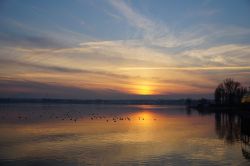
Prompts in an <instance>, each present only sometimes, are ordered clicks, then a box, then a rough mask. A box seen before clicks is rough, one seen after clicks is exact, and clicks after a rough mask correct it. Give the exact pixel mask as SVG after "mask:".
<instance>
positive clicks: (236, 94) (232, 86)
mask: <svg viewBox="0 0 250 166" xmlns="http://www.w3.org/2000/svg"><path fill="white" fill-rule="evenodd" d="M246 93H247V88H245V87H243V86H242V85H241V84H240V83H239V82H237V81H234V80H233V79H231V78H228V79H225V80H224V81H223V82H222V83H221V84H219V85H218V87H217V88H216V89H215V92H214V98H215V103H216V104H217V105H237V104H240V103H241V99H242V97H243V96H244V94H246Z"/></svg>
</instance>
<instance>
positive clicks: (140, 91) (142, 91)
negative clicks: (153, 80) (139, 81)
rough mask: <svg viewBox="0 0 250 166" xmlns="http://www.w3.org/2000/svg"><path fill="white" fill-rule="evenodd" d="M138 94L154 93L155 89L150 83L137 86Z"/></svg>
mask: <svg viewBox="0 0 250 166" xmlns="http://www.w3.org/2000/svg"><path fill="white" fill-rule="evenodd" d="M137 94H139V95H152V94H153V89H152V87H150V86H148V85H140V86H138V87H137Z"/></svg>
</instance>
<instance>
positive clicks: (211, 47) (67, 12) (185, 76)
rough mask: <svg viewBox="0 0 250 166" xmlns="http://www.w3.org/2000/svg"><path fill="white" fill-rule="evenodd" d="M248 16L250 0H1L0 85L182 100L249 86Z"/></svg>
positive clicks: (30, 91)
mask: <svg viewBox="0 0 250 166" xmlns="http://www.w3.org/2000/svg"><path fill="white" fill-rule="evenodd" d="M249 16H250V1H249V0H239V1H233V0H219V1H218V0H203V1H202V0H186V1H181V0H175V1H168V0H127V1H125V0H124V1H123V0H71V1H69V0H60V1H59V0H43V1H35V0H26V1H20V0H2V1H0V47H1V51H0V66H1V68H2V69H3V70H2V71H1V72H0V84H1V85H2V88H1V89H0V91H1V92H2V93H1V94H2V97H6V96H7V97H63V98H64V97H66V98H67V97H70V98H88V97H90V96H91V98H117V97H120V98H131V97H133V96H138V95H139V97H141V96H143V97H146V96H151V95H154V96H161V97H162V96H164V97H169V98H181V97H193V96H195V97H196V96H199V97H200V96H201V97H202V96H204V97H211V94H212V93H213V89H214V88H215V87H216V85H217V84H218V83H219V82H221V81H222V80H223V79H224V78H227V77H232V78H234V79H236V80H238V81H240V82H242V84H243V85H245V86H249V85H250V79H249V78H250V77H249V76H250V65H249V60H250V19H249ZM41 86H42V88H41ZM55 87H57V89H58V90H53V91H52V90H51V89H55ZM41 89H42V90H41ZM76 89H79V91H77V92H79V93H76V91H75V90H76ZM70 91H71V92H73V91H74V93H72V94H71V95H69V92H70ZM86 94H87V95H86Z"/></svg>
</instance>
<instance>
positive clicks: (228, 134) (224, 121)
mask: <svg viewBox="0 0 250 166" xmlns="http://www.w3.org/2000/svg"><path fill="white" fill-rule="evenodd" d="M215 131H216V134H217V135H218V137H219V138H220V139H224V140H226V142H227V143H229V144H233V143H235V142H239V141H240V143H241V150H242V155H243V156H244V157H245V158H246V159H249V160H250V117H249V116H239V115H236V114H230V113H225V112H220V113H215Z"/></svg>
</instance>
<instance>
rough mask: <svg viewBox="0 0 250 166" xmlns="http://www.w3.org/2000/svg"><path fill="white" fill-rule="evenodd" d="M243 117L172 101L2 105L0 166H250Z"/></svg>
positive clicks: (246, 131) (247, 135)
mask: <svg viewBox="0 0 250 166" xmlns="http://www.w3.org/2000/svg"><path fill="white" fill-rule="evenodd" d="M249 124H250V120H248V118H246V117H240V116H237V115H232V114H231V115H230V114H225V113H216V114H215V113H208V114H204V113H203V114H201V113H199V112H197V111H195V110H187V109H186V108H185V107H184V106H167V105H164V106H163V105H160V106H158V105H81V104H79V105H77V104H75V105H74V104H2V105H0V133H1V134H0V146H1V148H0V165H1V166H5V165H6V166H7V165H8V166H12V165H18V166H20V165H21V166H22V165H25V166H26V165H28V166H29V165H36V166H37V165H38V166H40V165H46V166H50V165H51V166H57V165H58V166H68V165H209V166H211V165H250V160H249V159H250V153H249V152H250V148H249V147H250V146H249V133H250V132H249V129H250V125H249Z"/></svg>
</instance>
